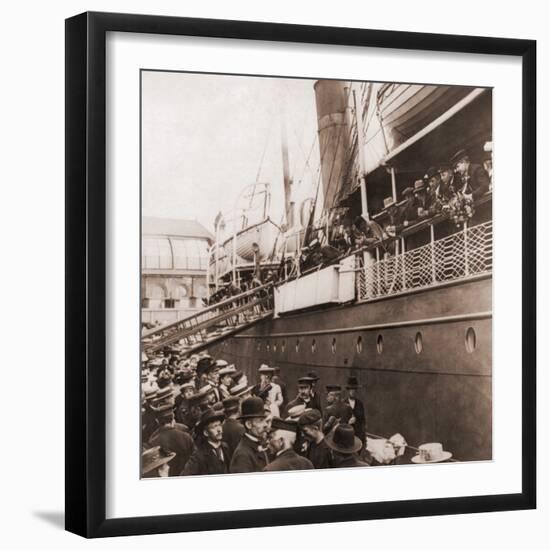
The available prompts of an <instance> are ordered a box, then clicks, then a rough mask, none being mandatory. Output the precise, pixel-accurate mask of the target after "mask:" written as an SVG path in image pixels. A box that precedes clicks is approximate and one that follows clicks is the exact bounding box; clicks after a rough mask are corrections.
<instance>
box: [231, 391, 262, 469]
mask: <svg viewBox="0 0 550 550" xmlns="http://www.w3.org/2000/svg"><path fill="white" fill-rule="evenodd" d="M239 419H240V420H241V422H242V423H243V425H244V428H245V432H244V434H243V436H242V438H241V441H240V442H239V444H238V445H237V448H236V449H235V452H234V453H233V457H232V458H231V464H230V466H229V471H230V472H231V473H246V472H261V471H262V470H263V469H264V468H265V467H266V466H267V463H268V459H267V453H266V448H265V447H264V446H263V441H264V440H265V436H266V432H267V429H268V420H267V413H266V411H265V408H264V402H263V401H262V399H261V398H260V397H256V396H252V397H247V398H246V399H245V400H244V401H243V402H242V403H241V416H240V417H239Z"/></svg>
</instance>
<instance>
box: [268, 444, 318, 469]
mask: <svg viewBox="0 0 550 550" xmlns="http://www.w3.org/2000/svg"><path fill="white" fill-rule="evenodd" d="M285 470H313V464H312V463H311V462H310V461H309V460H308V459H307V458H305V457H303V456H300V455H299V454H297V453H296V452H295V451H294V449H287V450H286V451H284V452H282V453H281V454H280V455H278V456H277V457H275V459H274V460H273V462H270V463H269V464H268V465H267V466H266V467H265V468H264V472H283V471H285Z"/></svg>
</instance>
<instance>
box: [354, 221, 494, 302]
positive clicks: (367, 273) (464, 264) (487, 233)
mask: <svg viewBox="0 0 550 550" xmlns="http://www.w3.org/2000/svg"><path fill="white" fill-rule="evenodd" d="M356 268H357V277H356V284H357V299H358V300H359V301H366V300H373V299H376V298H381V297H383V296H391V295H394V294H399V293H402V292H407V291H409V290H413V289H421V288H427V287H431V286H436V285H439V284H441V283H445V282H449V281H455V280H459V279H467V278H470V277H473V276H478V275H483V274H488V273H491V271H492V268H493V223H492V221H489V222H485V223H482V224H479V225H475V226H473V227H464V229H463V230H460V231H458V232H456V233H453V234H452V235H449V236H448V237H445V238H443V239H439V240H437V241H436V240H433V241H432V242H430V243H428V244H426V245H424V246H420V247H418V248H415V249H413V250H408V251H406V252H404V253H403V252H402V253H397V254H395V255H391V256H387V257H385V258H383V259H379V260H378V261H377V260H376V259H374V258H373V257H372V255H370V256H369V255H368V254H362V253H360V254H357V256H356Z"/></svg>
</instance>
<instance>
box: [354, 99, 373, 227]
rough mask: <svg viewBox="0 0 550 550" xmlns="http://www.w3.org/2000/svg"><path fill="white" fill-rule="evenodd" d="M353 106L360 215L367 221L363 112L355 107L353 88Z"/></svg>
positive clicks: (355, 100)
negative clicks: (359, 187) (359, 190)
mask: <svg viewBox="0 0 550 550" xmlns="http://www.w3.org/2000/svg"><path fill="white" fill-rule="evenodd" d="M353 108H354V110H355V123H356V127H357V150H358V157H359V181H360V185H361V216H362V217H363V219H364V220H365V221H366V222H368V221H369V219H370V218H369V209H368V204H367V181H366V179H365V133H364V130H363V112H362V109H359V108H358V107H357V96H356V94H355V89H353Z"/></svg>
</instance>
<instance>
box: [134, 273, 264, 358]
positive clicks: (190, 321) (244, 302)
mask: <svg viewBox="0 0 550 550" xmlns="http://www.w3.org/2000/svg"><path fill="white" fill-rule="evenodd" d="M272 315H273V284H272V283H269V284H266V285H262V286H258V287H256V288H253V289H251V290H247V291H246V292H242V293H240V294H236V295H235V296H231V297H229V298H227V299H225V300H223V301H221V302H218V303H216V304H213V305H211V306H208V307H206V308H204V309H201V310H200V311H198V312H197V313H194V314H193V315H191V316H190V317H186V318H185V319H181V320H179V321H175V322H173V323H170V324H168V325H162V326H159V327H155V328H153V329H150V330H148V331H145V332H144V333H143V334H142V336H141V344H142V350H143V351H144V352H145V353H152V352H155V351H157V350H160V349H162V348H164V347H166V346H177V347H179V348H180V349H181V351H182V352H183V353H193V352H197V351H199V350H201V349H203V348H205V347H207V346H209V345H210V344H213V343H214V342H217V341H219V340H223V339H224V338H227V337H228V336H230V335H232V334H235V333H237V332H239V331H241V330H244V329H245V328H248V327H250V326H252V325H253V324H255V323H257V322H258V321H261V320H262V319H265V318H267V317H271V316H272Z"/></svg>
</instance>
